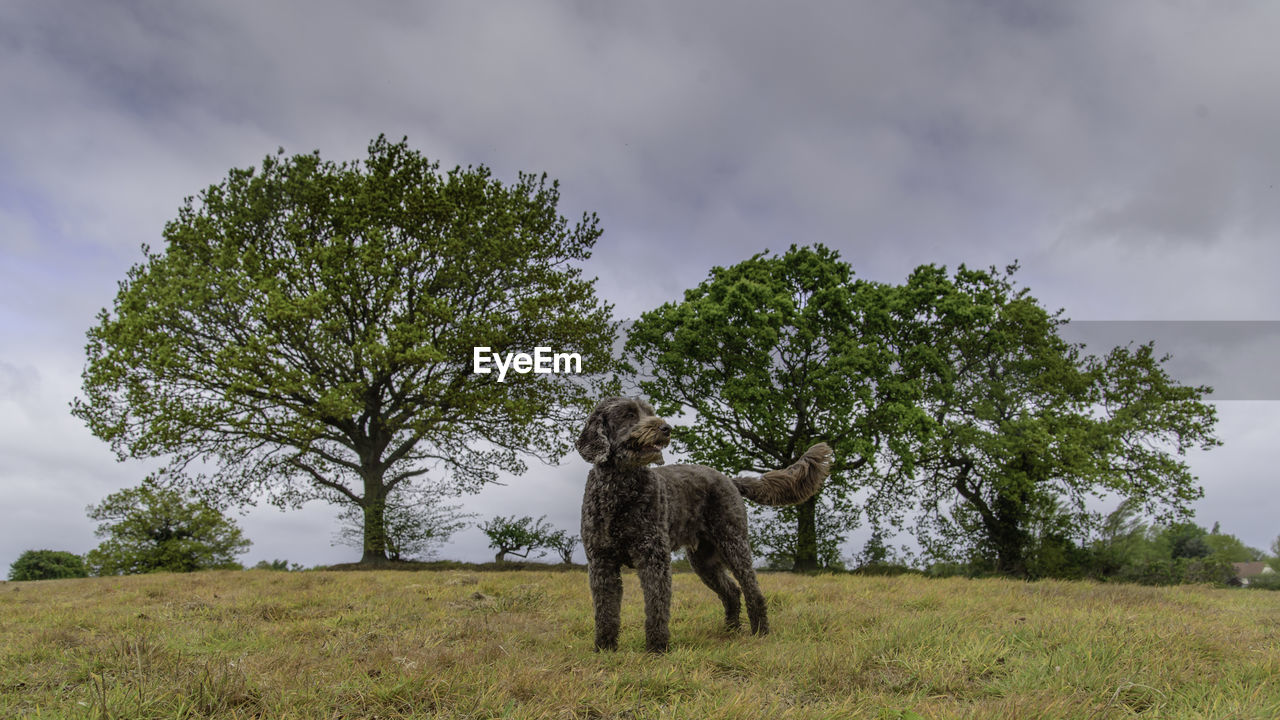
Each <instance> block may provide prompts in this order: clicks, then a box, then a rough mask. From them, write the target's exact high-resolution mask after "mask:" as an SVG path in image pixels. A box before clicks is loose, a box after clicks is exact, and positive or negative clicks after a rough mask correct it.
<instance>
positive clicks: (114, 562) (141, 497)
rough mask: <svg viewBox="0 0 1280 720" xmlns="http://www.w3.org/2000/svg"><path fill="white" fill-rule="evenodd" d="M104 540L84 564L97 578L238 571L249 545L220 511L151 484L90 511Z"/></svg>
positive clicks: (119, 494)
mask: <svg viewBox="0 0 1280 720" xmlns="http://www.w3.org/2000/svg"><path fill="white" fill-rule="evenodd" d="M88 512H89V517H90V518H91V519H93V520H98V521H101V524H100V525H98V529H97V530H95V531H94V533H95V534H96V535H97V536H98V537H100V538H105V539H104V540H103V542H102V544H100V545H99V546H98V547H96V548H94V549H93V550H90V551H89V554H88V556H87V557H86V560H87V561H88V564H89V567H90V569H91V570H92V571H93V574H95V575H133V574H138V573H148V572H163V571H167V572H191V571H193V570H207V569H215V568H239V567H240V565H239V563H237V562H236V560H235V556H236V555H239V554H242V553H244V552H246V551H247V550H248V549H249V545H250V544H251V543H250V542H249V540H248V539H246V538H245V537H244V535H243V534H242V533H241V532H240V528H239V527H237V526H236V524H235V522H234V521H233V520H231V519H229V518H227V517H225V516H224V515H223V514H222V513H221V512H219V511H218V510H217V509H216V508H214V507H212V506H210V505H209V504H207V503H206V502H204V501H202V500H199V499H197V498H195V497H194V496H193V495H191V494H183V493H181V492H179V491H177V490H174V489H172V488H164V487H158V486H156V485H155V484H153V483H151V482H146V483H143V484H142V486H140V487H136V488H129V489H127V490H121V491H120V492H117V493H112V494H111V495H108V496H107V497H106V499H104V500H103V501H102V502H101V503H99V504H97V505H91V506H90V507H89V508H88Z"/></svg>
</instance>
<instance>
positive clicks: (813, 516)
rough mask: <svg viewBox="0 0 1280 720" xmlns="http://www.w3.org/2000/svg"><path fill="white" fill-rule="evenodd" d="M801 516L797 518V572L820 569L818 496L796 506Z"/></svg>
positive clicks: (795, 568)
mask: <svg viewBox="0 0 1280 720" xmlns="http://www.w3.org/2000/svg"><path fill="white" fill-rule="evenodd" d="M796 510H797V511H798V512H799V518H798V519H797V520H796V554H795V566H794V567H793V568H792V570H794V571H796V572H807V571H811V570H819V569H821V566H820V565H819V564H818V522H817V516H818V498H817V497H811V498H809V499H808V500H805V501H804V502H802V503H800V504H799V505H797V506H796Z"/></svg>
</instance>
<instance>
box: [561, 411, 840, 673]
mask: <svg viewBox="0 0 1280 720" xmlns="http://www.w3.org/2000/svg"><path fill="white" fill-rule="evenodd" d="M670 440H671V426H670V425H668V424H667V423H666V421H665V420H663V419H662V418H660V417H658V416H657V415H656V414H654V412H653V408H652V407H650V406H649V404H648V403H646V402H644V401H643V400H639V399H634V398H610V399H608V400H605V401H603V402H601V403H600V404H599V405H598V406H596V409H595V410H594V411H592V413H591V416H590V417H588V418H587V423H586V427H584V428H583V429H582V435H581V436H580V437H579V438H578V452H579V453H580V454H581V455H582V457H583V459H585V460H586V461H587V462H589V463H591V464H592V465H593V466H594V467H592V468H591V472H590V473H589V474H588V475H587V489H586V494H585V496H584V497H583V499H582V545H583V547H584V548H585V549H586V552H587V563H588V575H589V579H590V583H591V599H592V601H593V602H594V604H595V618H596V641H595V647H596V650H615V649H617V647H618V625H619V612H620V609H621V605H622V575H621V567H622V566H623V565H626V566H628V567H634V568H635V569H636V571H637V573H638V574H639V576H640V586H641V587H642V588H643V589H644V609H645V622H644V639H645V641H644V644H645V649H646V650H648V651H650V652H665V651H666V649H667V643H668V640H669V637H670V635H669V632H668V630H667V623H668V620H669V618H670V614H671V552H672V551H673V550H678V549H680V548H685V549H686V550H687V551H688V557H689V564H690V565H692V566H693V570H694V572H696V573H697V574H698V577H700V578H702V581H703V582H704V583H706V584H707V587H709V588H711V589H712V590H713V591H715V593H716V594H717V595H719V596H720V601H721V602H722V603H724V619H725V625H726V626H727V627H728V628H729V629H736V628H738V627H739V622H740V621H739V610H740V608H741V600H740V596H739V589H738V585H741V586H742V590H741V592H742V593H743V594H745V596H746V600H747V618H748V619H749V620H750V622H751V632H753V633H757V634H764V633H767V632H768V631H769V620H768V618H767V616H766V613H765V601H764V596H763V595H761V594H760V586H759V584H758V583H757V582H756V574H755V570H754V569H752V563H751V547H750V545H749V544H748V542H747V512H746V508H745V507H744V505H743V503H742V498H744V497H746V498H749V499H751V500H754V501H756V502H760V503H764V504H766V505H791V504H795V503H800V502H804V501H805V500H808V499H809V498H810V497H812V496H813V495H814V494H816V493H817V492H818V489H819V488H820V487H822V481H823V480H824V479H825V478H826V477H827V472H828V467H829V466H830V463H831V448H829V447H827V445H826V443H819V444H817V445H814V446H813V447H811V448H809V450H808V451H806V452H805V454H804V455H803V456H801V458H800V459H799V460H798V461H796V463H795V464H793V465H791V466H790V467H788V468H787V469H785V470H774V471H772V472H768V473H765V474H764V475H763V476H762V477H759V478H730V477H728V476H726V475H724V474H722V473H719V472H717V471H715V470H712V469H711V468H709V467H704V466H702V465H670V466H666V467H659V468H650V467H649V465H650V464H657V465H662V462H663V460H662V449H663V448H664V447H666V446H667V443H668V442H670ZM726 568H728V570H729V572H732V573H733V577H734V578H736V579H737V581H738V585H735V584H734V582H733V580H731V579H730V578H729V575H728V573H726V572H725V569H726Z"/></svg>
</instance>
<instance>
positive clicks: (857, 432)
mask: <svg viewBox="0 0 1280 720" xmlns="http://www.w3.org/2000/svg"><path fill="white" fill-rule="evenodd" d="M885 293H886V289H885V288H884V287H882V286H880V285H876V284H874V283H868V282H863V281H855V280H854V278H853V271H852V269H851V268H850V267H849V265H848V264H847V263H845V262H843V261H842V260H841V259H840V257H839V255H838V253H836V252H834V251H832V250H829V249H827V248H825V247H823V246H821V245H817V246H814V247H796V246H792V247H791V248H790V250H788V251H787V252H786V253H785V254H783V255H781V256H777V255H767V254H764V253H762V254H759V255H756V256H754V257H752V258H750V259H748V260H746V261H743V262H741V263H738V264H737V265H734V266H732V267H728V268H723V267H715V268H712V270H711V273H710V276H709V277H708V279H707V280H705V281H704V282H702V283H701V284H699V285H698V286H697V287H696V288H693V289H691V290H687V291H686V292H685V295H684V300H683V301H681V302H678V303H667V304H666V305H663V306H662V307H659V308H657V309H656V310H652V311H650V312H647V313H644V314H643V315H642V316H641V317H640V319H639V320H637V321H636V323H635V324H634V325H633V326H632V327H631V330H630V333H629V336H628V338H627V343H626V347H625V351H624V357H625V358H626V359H627V360H628V361H629V362H630V363H631V366H630V367H631V369H632V370H633V371H636V372H638V373H639V374H640V376H641V380H640V381H639V386H640V388H641V390H642V391H643V392H644V393H645V394H646V395H647V396H648V397H649V398H650V400H651V401H652V402H653V403H654V405H655V408H656V409H657V410H658V412H659V413H663V414H666V415H668V416H678V415H681V414H687V415H688V416H689V417H690V418H692V423H691V424H688V425H683V426H677V427H676V428H675V430H674V431H673V440H674V442H675V444H676V446H677V447H678V448H680V449H681V450H683V451H684V452H687V453H688V454H689V455H690V456H691V457H692V458H693V459H694V460H695V461H697V462H701V463H706V464H708V465H711V466H713V467H717V468H721V469H723V470H725V471H727V472H741V471H749V472H755V473H763V472H766V471H769V470H773V469H776V468H781V467H786V466H787V465H790V464H791V463H793V462H795V461H796V460H797V459H798V458H799V457H800V455H801V454H802V453H803V452H804V451H805V450H806V449H807V448H808V447H809V446H810V445H811V444H813V443H814V442H817V441H819V440H823V441H826V442H827V443H828V444H830V445H831V447H832V449H833V450H834V452H835V462H834V465H833V466H832V472H831V477H830V479H829V480H828V481H827V483H826V485H825V486H824V488H823V490H822V492H821V494H820V495H819V497H818V498H815V499H814V500H811V501H809V502H808V503H804V504H802V505H800V506H798V507H796V508H788V509H784V510H781V511H778V512H776V513H775V512H774V511H764V513H763V515H764V516H763V517H761V518H759V519H758V521H757V522H754V523H753V529H755V530H756V535H755V537H754V540H755V541H756V542H757V544H759V545H762V546H763V549H764V550H765V552H766V553H768V554H772V555H777V556H788V557H790V559H791V562H792V564H794V565H795V566H797V567H800V568H814V567H817V566H818V565H820V564H829V563H830V562H832V561H833V560H835V559H838V553H837V554H834V555H833V553H832V548H838V545H839V542H840V540H841V538H842V537H843V536H844V535H845V534H846V533H847V532H848V531H850V530H851V529H853V528H854V527H856V526H857V524H858V522H859V518H858V515H859V513H858V507H857V504H856V501H855V497H854V496H855V493H856V492H857V491H858V490H860V489H862V488H863V487H864V486H865V485H866V484H867V483H869V482H870V481H871V474H870V473H871V470H872V469H873V467H874V464H875V461H877V460H882V461H883V462H885V463H888V464H895V463H902V462H905V461H906V460H907V458H905V457H898V456H897V455H896V454H895V453H896V451H898V450H900V449H901V448H903V447H906V446H909V445H911V438H912V437H913V435H914V433H916V432H918V428H919V426H920V423H921V422H922V418H921V417H920V416H919V414H918V413H917V412H916V411H915V409H914V408H913V407H912V406H910V405H906V404H903V397H904V394H905V391H906V386H908V385H909V382H908V381H906V380H904V379H903V377H902V376H900V375H899V374H897V373H895V372H894V371H893V366H894V357H893V355H892V353H891V352H890V351H889V348H888V346H887V344H886V342H885V335H886V332H887V328H886V326H885V322H886V317H887V316H886V311H885V302H886V294H885ZM753 512H756V514H757V515H760V514H761V513H760V511H758V510H756V509H754V508H753ZM820 524H821V526H820Z"/></svg>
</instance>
